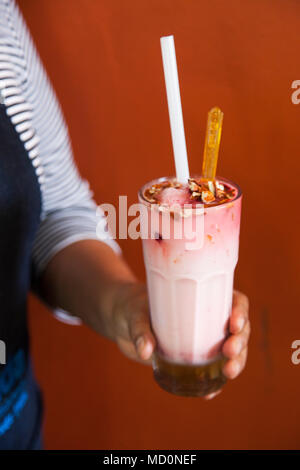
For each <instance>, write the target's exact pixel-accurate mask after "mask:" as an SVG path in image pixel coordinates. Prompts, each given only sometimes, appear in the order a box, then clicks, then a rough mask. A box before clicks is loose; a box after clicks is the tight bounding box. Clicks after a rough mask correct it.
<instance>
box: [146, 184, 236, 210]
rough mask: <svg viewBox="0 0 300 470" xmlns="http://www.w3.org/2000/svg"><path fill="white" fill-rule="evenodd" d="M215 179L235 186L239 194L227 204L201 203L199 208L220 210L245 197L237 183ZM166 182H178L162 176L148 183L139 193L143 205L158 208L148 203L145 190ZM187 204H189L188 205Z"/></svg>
mask: <svg viewBox="0 0 300 470" xmlns="http://www.w3.org/2000/svg"><path fill="white" fill-rule="evenodd" d="M191 178H200V176H199V175H192V176H191ZM215 179H216V180H217V181H218V182H220V183H221V184H222V183H225V184H228V185H229V186H233V187H234V188H235V189H237V194H236V196H235V197H234V198H233V199H229V200H228V201H227V202H223V203H222V204H216V205H209V204H204V203H199V207H201V206H202V207H204V209H205V210H206V209H218V208H221V207H227V206H228V204H232V203H233V202H236V201H237V200H239V199H240V198H241V197H242V195H243V192H242V190H241V187H240V186H239V185H238V184H237V183H235V182H234V181H231V180H229V179H227V178H224V177H223V176H218V175H217V176H216V178H215ZM164 181H177V180H176V177H175V176H161V177H160V178H155V179H153V180H150V181H148V182H147V183H145V184H144V185H143V186H142V187H141V188H140V189H139V191H138V197H139V200H140V202H142V203H143V204H145V205H146V206H148V207H149V206H151V207H156V206H158V204H153V203H152V202H149V201H147V199H145V197H144V194H143V193H144V191H145V189H146V188H148V187H149V186H151V185H152V184H157V183H163V182H164ZM187 204H189V203H187ZM183 207H184V206H183ZM194 209H197V206H196V207H193V210H194Z"/></svg>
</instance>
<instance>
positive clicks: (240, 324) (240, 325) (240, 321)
mask: <svg viewBox="0 0 300 470" xmlns="http://www.w3.org/2000/svg"><path fill="white" fill-rule="evenodd" d="M244 325H245V319H244V318H242V317H241V318H239V319H238V321H237V327H238V330H239V331H242V329H243V328H244Z"/></svg>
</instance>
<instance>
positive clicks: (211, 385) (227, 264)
mask: <svg viewBox="0 0 300 470" xmlns="http://www.w3.org/2000/svg"><path fill="white" fill-rule="evenodd" d="M166 180H168V181H170V180H174V178H160V179H158V180H153V181H150V182H149V183H147V184H145V185H144V186H143V187H142V188H141V189H140V191H139V202H140V203H141V204H142V208H143V210H142V211H141V228H142V236H143V252H144V261H145V269H146V275H147V286H148V293H149V302H150V314H151V323H152V329H153V332H154V334H155V337H156V341H157V348H156V352H155V355H154V360H153V369H154V377H155V379H156V381H157V382H158V384H159V385H160V386H161V387H162V388H163V389H165V390H167V391H168V392H171V393H174V394H177V395H183V396H203V395H206V394H208V393H212V392H214V391H216V390H218V389H219V388H221V387H222V386H223V385H224V384H225V382H226V378H225V377H224V375H223V373H222V368H223V365H224V363H225V358H224V357H223V355H222V346H223V343H224V340H225V338H226V336H227V335H228V323H229V316H230V313H231V307H232V294H233V278H234V270H235V267H236V264H237V260H238V246H239V230H240V215H241V200H242V193H241V190H240V188H239V187H238V186H237V185H236V184H235V183H233V182H231V181H228V180H226V179H225V178H217V180H218V181H219V182H220V183H224V184H226V185H228V186H229V187H230V188H231V189H232V188H233V189H234V190H235V196H234V198H233V199H231V200H229V202H225V203H223V204H219V205H211V206H203V205H202V204H200V205H199V206H198V205H197V207H196V208H195V207H194V208H193V209H190V210H187V211H184V210H178V211H176V212H173V211H171V212H170V210H168V208H167V207H166V206H164V207H163V208H161V207H159V205H158V204H152V203H151V202H149V201H148V200H146V199H145V197H144V190H145V189H146V188H148V187H151V186H152V185H153V184H159V183H161V182H162V181H166ZM183 219H184V220H183ZM168 224H169V225H170V232H169V233H167V236H164V235H165V231H166V227H167V226H168ZM183 225H185V227H186V228H187V230H186V229H183V230H182V228H180V226H181V227H182V226H183ZM191 234H192V236H191ZM193 234H194V236H193ZM151 236H152V238H151Z"/></svg>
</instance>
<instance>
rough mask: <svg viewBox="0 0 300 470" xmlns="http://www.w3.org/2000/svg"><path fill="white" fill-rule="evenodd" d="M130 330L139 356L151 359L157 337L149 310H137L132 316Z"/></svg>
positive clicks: (144, 359) (145, 359) (143, 358)
mask: <svg viewBox="0 0 300 470" xmlns="http://www.w3.org/2000/svg"><path fill="white" fill-rule="evenodd" d="M129 332H130V336H131V340H132V342H133V344H134V346H135V350H136V353H137V355H138V357H139V358H140V359H142V360H143V361H147V360H149V359H150V358H151V356H152V353H153V351H154V348H155V339H154V336H153V333H152V331H151V327H150V320H149V315H148V314H147V312H137V313H136V314H135V315H132V316H131V319H130V324H129Z"/></svg>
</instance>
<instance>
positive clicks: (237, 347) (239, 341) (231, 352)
mask: <svg viewBox="0 0 300 470" xmlns="http://www.w3.org/2000/svg"><path fill="white" fill-rule="evenodd" d="M249 336H250V322H249V321H247V323H246V325H245V326H244V328H243V330H242V332H241V333H239V334H234V335H231V336H229V338H228V339H227V340H226V341H225V343H224V346H223V349H222V351H223V354H224V356H226V357H228V358H229V359H234V358H235V357H237V356H239V354H240V353H241V352H242V350H243V349H244V348H245V347H246V346H247V344H248V341H249Z"/></svg>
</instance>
